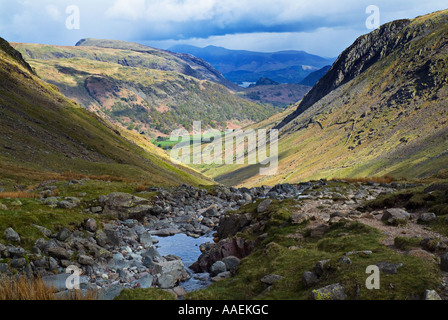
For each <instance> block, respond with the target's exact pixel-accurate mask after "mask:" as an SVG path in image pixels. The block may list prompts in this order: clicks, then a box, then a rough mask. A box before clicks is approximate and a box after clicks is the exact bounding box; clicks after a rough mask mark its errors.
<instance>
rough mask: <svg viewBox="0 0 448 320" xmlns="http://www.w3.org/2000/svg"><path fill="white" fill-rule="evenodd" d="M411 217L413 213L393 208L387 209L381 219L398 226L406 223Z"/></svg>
mask: <svg viewBox="0 0 448 320" xmlns="http://www.w3.org/2000/svg"><path fill="white" fill-rule="evenodd" d="M410 218H411V215H410V213H409V212H407V211H405V210H403V209H400V208H393V209H386V210H385V211H384V214H383V216H382V217H381V220H382V221H384V222H386V223H387V224H390V225H394V226H396V225H399V224H403V223H406V222H407V221H408V220H409V219H410Z"/></svg>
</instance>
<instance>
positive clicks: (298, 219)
mask: <svg viewBox="0 0 448 320" xmlns="http://www.w3.org/2000/svg"><path fill="white" fill-rule="evenodd" d="M290 219H291V223H292V224H302V223H304V222H306V221H308V219H309V218H308V216H307V215H306V214H304V213H298V214H292V215H291V217H290Z"/></svg>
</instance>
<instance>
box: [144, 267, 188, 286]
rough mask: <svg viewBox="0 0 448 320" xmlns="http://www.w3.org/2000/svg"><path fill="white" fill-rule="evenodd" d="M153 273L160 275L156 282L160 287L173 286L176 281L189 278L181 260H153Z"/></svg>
mask: <svg viewBox="0 0 448 320" xmlns="http://www.w3.org/2000/svg"><path fill="white" fill-rule="evenodd" d="M153 273H154V274H160V275H161V276H160V277H158V282H159V285H160V287H161V288H162V289H168V288H174V287H175V285H176V284H177V283H178V282H180V281H186V280H188V279H189V278H190V275H189V274H188V272H187V270H186V269H185V266H184V264H183V262H182V260H172V261H163V262H155V263H154V267H153Z"/></svg>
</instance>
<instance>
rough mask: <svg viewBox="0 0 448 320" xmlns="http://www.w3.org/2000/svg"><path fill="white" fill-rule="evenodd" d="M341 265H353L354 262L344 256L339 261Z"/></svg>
mask: <svg viewBox="0 0 448 320" xmlns="http://www.w3.org/2000/svg"><path fill="white" fill-rule="evenodd" d="M338 262H339V263H345V264H352V260H350V258H349V257H347V256H342V257H340V258H339V260H338Z"/></svg>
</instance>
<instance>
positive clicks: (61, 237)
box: [56, 228, 72, 241]
mask: <svg viewBox="0 0 448 320" xmlns="http://www.w3.org/2000/svg"><path fill="white" fill-rule="evenodd" d="M71 234H72V233H71V232H70V230H68V229H67V228H63V229H62V230H61V231H59V232H58V234H57V235H56V239H58V240H59V241H65V240H67V239H68V238H69V237H70V236H71Z"/></svg>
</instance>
